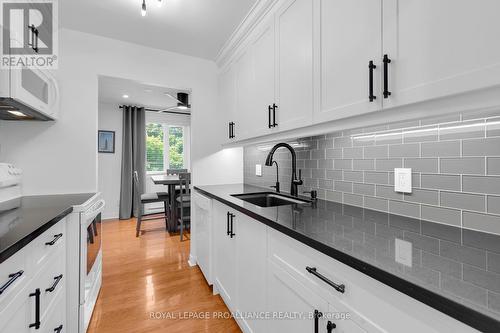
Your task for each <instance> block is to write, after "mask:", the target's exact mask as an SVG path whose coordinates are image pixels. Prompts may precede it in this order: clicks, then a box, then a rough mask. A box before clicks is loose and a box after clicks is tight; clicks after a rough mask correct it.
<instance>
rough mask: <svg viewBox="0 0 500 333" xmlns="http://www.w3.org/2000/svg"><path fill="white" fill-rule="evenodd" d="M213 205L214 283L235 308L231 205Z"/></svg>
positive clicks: (234, 254)
mask: <svg viewBox="0 0 500 333" xmlns="http://www.w3.org/2000/svg"><path fill="white" fill-rule="evenodd" d="M213 207H214V219H213V223H214V237H215V242H214V244H215V249H214V250H215V251H214V252H215V258H214V259H215V260H214V262H215V279H214V280H215V281H214V283H215V287H216V288H217V289H218V291H219V292H220V295H221V297H222V298H223V299H224V302H225V303H226V305H227V306H228V307H229V308H230V309H233V308H234V307H235V306H236V301H235V299H236V251H235V250H236V243H235V239H233V238H232V237H231V235H230V233H229V230H230V229H229V227H230V215H229V214H230V210H229V207H226V206H225V205H223V204H221V203H219V202H217V201H216V202H214V205H213ZM233 226H234V222H233ZM236 229H237V227H236Z"/></svg>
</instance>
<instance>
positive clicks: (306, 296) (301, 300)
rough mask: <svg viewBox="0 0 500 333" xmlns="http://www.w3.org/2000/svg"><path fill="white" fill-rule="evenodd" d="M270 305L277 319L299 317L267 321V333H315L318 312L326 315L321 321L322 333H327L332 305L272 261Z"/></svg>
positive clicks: (269, 273)
mask: <svg viewBox="0 0 500 333" xmlns="http://www.w3.org/2000/svg"><path fill="white" fill-rule="evenodd" d="M267 301H268V304H269V309H268V311H270V312H271V313H272V314H273V315H274V314H277V315H278V314H280V313H281V314H285V315H287V316H294V315H296V316H297V317H295V318H293V317H292V318H285V319H282V318H279V319H278V318H277V319H270V320H267V324H268V325H269V326H268V329H267V332H287V333H293V332H297V333H307V332H311V333H314V332H315V320H314V311H315V310H317V311H319V312H321V313H322V314H323V316H322V317H320V318H319V319H318V332H326V320H325V317H326V316H325V314H326V313H327V311H328V303H327V302H326V301H325V300H324V299H323V298H321V297H319V296H318V295H316V294H315V293H313V292H311V291H310V290H309V289H307V288H306V287H304V286H303V285H302V284H301V283H299V282H298V281H297V280H296V279H295V278H293V277H292V276H291V275H290V274H288V273H287V272H285V271H284V270H283V269H282V268H280V267H279V266H277V265H276V264H275V263H273V262H271V261H268V298H267Z"/></svg>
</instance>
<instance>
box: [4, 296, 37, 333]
mask: <svg viewBox="0 0 500 333" xmlns="http://www.w3.org/2000/svg"><path fill="white" fill-rule="evenodd" d="M9 306H10V307H16V308H15V310H14V311H4V312H5V313H2V314H0V332H5V333H7V332H15V333H29V332H30V331H34V329H33V330H31V329H30V328H29V324H31V323H33V322H34V321H33V319H34V315H33V319H32V318H31V317H32V316H31V313H32V312H34V307H35V305H34V301H33V300H31V299H30V297H28V293H27V292H24V291H23V292H21V293H20V294H18V295H17V296H16V299H14V300H13V301H12V303H11V304H9ZM30 307H32V308H33V310H32V311H31V309H30ZM7 312H9V314H11V315H10V317H7V316H6V313H7Z"/></svg>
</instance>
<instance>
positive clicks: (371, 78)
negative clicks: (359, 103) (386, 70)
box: [368, 60, 377, 102]
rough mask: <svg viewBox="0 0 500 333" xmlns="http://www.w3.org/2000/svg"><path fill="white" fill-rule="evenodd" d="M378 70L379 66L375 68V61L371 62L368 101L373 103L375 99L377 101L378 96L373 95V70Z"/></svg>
mask: <svg viewBox="0 0 500 333" xmlns="http://www.w3.org/2000/svg"><path fill="white" fill-rule="evenodd" d="M375 68H377V66H375V65H374V64H373V61H372V60H370V62H369V63H368V69H369V71H368V73H369V75H368V76H369V77H368V85H369V87H368V99H369V100H370V102H373V101H374V100H375V99H377V96H375V95H373V70H374V69H375Z"/></svg>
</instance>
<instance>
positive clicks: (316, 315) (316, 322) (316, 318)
mask: <svg viewBox="0 0 500 333" xmlns="http://www.w3.org/2000/svg"><path fill="white" fill-rule="evenodd" d="M321 317H323V313H321V312H319V311H318V310H314V333H318V332H319V318H321Z"/></svg>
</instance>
